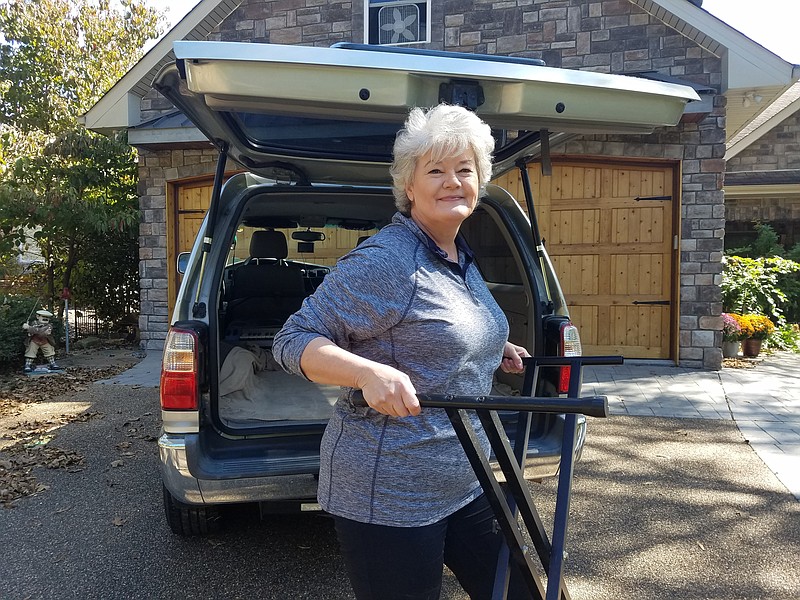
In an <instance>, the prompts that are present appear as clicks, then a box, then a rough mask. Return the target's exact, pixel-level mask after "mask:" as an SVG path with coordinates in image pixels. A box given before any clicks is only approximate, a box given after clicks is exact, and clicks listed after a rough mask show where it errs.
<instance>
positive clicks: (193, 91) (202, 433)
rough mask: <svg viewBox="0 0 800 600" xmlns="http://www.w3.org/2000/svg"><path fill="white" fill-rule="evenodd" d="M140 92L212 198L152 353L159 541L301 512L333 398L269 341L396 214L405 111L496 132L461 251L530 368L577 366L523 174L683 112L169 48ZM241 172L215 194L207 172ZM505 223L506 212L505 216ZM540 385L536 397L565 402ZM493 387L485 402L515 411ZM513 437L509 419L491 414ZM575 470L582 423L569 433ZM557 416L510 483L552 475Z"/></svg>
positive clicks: (394, 68) (409, 66)
mask: <svg viewBox="0 0 800 600" xmlns="http://www.w3.org/2000/svg"><path fill="white" fill-rule="evenodd" d="M175 55H176V57H177V60H176V62H175V64H172V65H168V66H167V67H165V68H164V69H163V70H162V71H161V72H160V73H159V74H158V76H157V77H156V80H155V82H154V86H155V87H156V88H157V89H158V90H159V91H160V92H161V93H162V94H164V95H165V96H166V97H168V98H169V99H170V100H171V101H172V102H173V103H174V104H175V105H176V106H177V107H178V108H179V109H181V110H182V111H183V112H184V114H186V115H187V116H188V117H189V118H190V119H191V120H192V121H193V122H194V123H195V124H196V125H197V126H198V127H199V128H200V129H201V130H202V131H203V132H204V133H205V134H206V135H207V136H208V138H209V139H210V140H211V141H212V142H213V143H214V144H215V145H216V146H217V148H218V149H219V150H220V162H219V165H218V169H217V177H216V181H215V185H214V192H213V196H212V200H211V205H210V207H209V210H208V213H207V215H206V217H205V221H204V222H203V225H202V228H201V230H200V231H201V233H200V234H199V235H198V237H197V240H196V241H195V243H194V247H193V249H192V251H191V253H189V254H188V255H185V256H182V257H181V260H180V267H179V270H180V271H181V272H183V273H184V277H183V282H182V285H181V288H180V292H179V294H178V299H177V304H176V306H175V311H174V314H173V316H172V321H171V328H170V331H169V333H168V336H167V340H166V345H165V349H164V359H163V371H162V375H161V408H162V420H163V431H162V434H161V437H160V439H159V448H160V456H161V472H162V478H163V483H164V502H165V509H166V515H167V520H168V522H169V525H170V527H171V528H172V530H173V531H174V532H175V533H178V534H183V535H196V534H203V533H207V532H209V531H211V530H213V529H214V528H215V527H216V526H217V525H218V507H219V505H224V504H236V503H244V502H257V503H260V505H261V508H262V510H263V511H270V510H286V509H287V508H296V509H298V510H299V509H301V508H303V507H304V505H308V504H313V503H315V502H316V489H317V477H318V472H319V445H320V438H321V436H322V432H323V429H324V427H325V424H326V422H327V419H328V417H329V415H330V414H331V412H332V405H333V403H334V402H335V400H336V398H337V396H338V393H339V389H338V388H334V387H332V386H325V385H318V384H314V383H311V382H308V381H305V380H303V379H301V378H299V377H295V376H292V375H288V374H287V373H285V372H283V371H282V370H280V369H279V368H278V367H277V366H276V364H275V362H274V360H273V359H272V357H271V354H270V349H271V343H272V339H273V337H274V335H275V333H276V332H277V331H278V330H279V329H280V327H281V325H282V324H283V322H284V321H285V319H286V318H287V317H288V316H289V315H290V314H292V312H294V311H295V310H297V308H299V306H300V304H301V303H302V301H303V299H304V298H305V297H306V296H307V295H309V294H311V293H313V291H314V289H315V288H316V287H317V286H318V285H319V284H320V282H321V281H322V280H323V279H324V278H325V276H326V275H327V273H329V272H330V269H331V267H332V266H333V265H334V264H335V262H336V260H337V259H338V258H339V257H340V256H342V255H343V254H345V253H347V252H348V251H349V250H351V249H352V248H354V247H355V246H356V245H357V244H358V243H360V241H361V240H362V239H364V238H365V237H367V236H369V235H371V234H373V233H375V232H377V231H378V230H379V229H380V228H381V227H383V226H384V225H385V224H387V223H388V222H389V220H390V219H391V217H392V215H393V213H394V212H395V208H394V202H393V198H392V193H391V189H390V187H389V186H388V184H389V182H390V178H389V174H388V165H389V164H390V162H391V149H392V144H393V141H394V136H395V133H396V132H397V130H398V128H399V127H400V126H401V124H402V122H403V120H404V118H405V116H406V114H407V112H408V107H410V106H432V105H434V104H437V103H439V102H442V101H445V102H450V103H457V104H461V105H465V106H467V107H468V108H470V109H473V110H475V111H476V112H477V113H478V114H479V115H480V116H481V117H482V118H483V119H484V120H485V121H486V122H488V123H489V124H490V125H491V126H492V127H493V130H494V132H495V136H496V139H497V146H496V151H495V159H496V160H495V175H501V174H502V173H504V172H506V171H509V170H511V169H515V168H516V169H519V177H520V181H521V186H520V190H521V194H520V196H521V197H518V198H515V197H513V196H512V195H511V194H510V193H509V192H508V191H506V190H505V189H502V188H501V187H498V186H493V185H490V186H489V187H488V189H487V190H486V195H485V196H484V197H483V198H482V199H481V202H480V204H479V206H478V208H477V209H476V210H475V213H474V214H473V215H472V216H471V217H470V218H469V219H468V220H467V221H466V222H465V223H464V225H463V227H462V233H463V235H464V237H465V238H466V241H467V243H468V244H469V246H470V248H471V249H472V250H473V252H474V254H475V260H476V264H477V266H478V268H479V270H480V272H481V274H482V275H483V277H484V279H485V280H486V284H487V286H488V288H489V290H490V291H491V292H492V294H493V295H494V297H495V299H496V300H497V302H498V304H499V305H500V307H501V308H502V309H503V311H504V312H505V314H506V316H507V318H508V322H509V324H510V329H511V336H510V341H512V342H513V343H516V344H520V345H522V346H525V347H526V348H528V349H529V350H531V351H532V353H533V354H535V355H538V356H559V355H561V356H565V355H566V356H569V355H576V354H580V339H579V336H578V331H577V329H576V328H575V327H574V326H573V325H572V324H571V323H570V320H569V315H568V311H567V307H566V305H565V302H564V297H563V295H562V293H561V289H560V287H559V283H558V280H557V278H556V275H555V272H554V270H553V267H552V265H551V263H550V260H549V258H548V256H547V253H546V252H545V249H544V245H543V243H542V241H541V240H540V239H538V233H537V227H536V224H535V219H533V220H529V219H528V217H527V216H526V213H527V214H528V215H533V214H534V208H535V207H534V199H533V197H532V196H531V192H530V186H529V185H528V184H527V170H526V169H527V166H526V165H527V164H528V163H529V162H531V161H532V160H541V161H542V164H543V165H546V164H547V160H548V156H547V149H548V147H549V144H551V143H555V142H556V141H560V140H564V139H567V138H568V137H569V136H571V135H575V134H577V133H589V132H591V133H604V132H606V133H610V132H613V133H625V132H634V133H641V132H646V131H651V130H652V129H653V128H654V127H657V126H661V125H674V124H675V123H676V122H677V121H678V120H679V119H680V115H681V114H682V111H683V108H684V105H685V103H686V102H687V101H690V100H692V99H694V98H696V96H695V95H694V92H693V91H692V90H690V89H688V88H685V87H682V86H676V85H671V84H664V83H658V82H652V81H646V80H641V79H633V78H628V77H620V76H613V75H600V74H596V73H588V72H580V71H568V70H561V69H551V68H548V67H546V66H543V65H542V64H541V63H540V62H537V61H532V60H527V59H517V58H504V57H497V56H491V57H489V56H478V55H468V54H454V53H444V52H433V51H423V50H398V49H394V48H385V47H378V48H373V47H366V46H359V45H340V46H339V47H334V48H310V47H301V46H276V45H270V44H240V43H226V42H177V43H176V44H175ZM228 159H231V160H232V161H234V162H236V163H238V165H240V166H241V167H243V168H244V169H245V170H246V172H243V173H240V174H237V175H235V176H234V177H232V178H230V179H229V180H228V181H227V182H226V183H225V185H224V186H223V185H222V180H223V175H224V173H225V166H226V161H227V160H228ZM523 207H524V209H523ZM565 369H568V367H565V368H552V369H548V370H543V372H542V375H541V377H539V378H538V382H537V384H536V389H534V390H533V391H534V392H535V394H536V395H538V396H556V395H559V394H563V393H564V392H566V388H565V386H566V385H567V383H568V376H567V374H566V373H565ZM521 385H522V379H521V377H520V376H518V375H509V374H504V373H502V372H498V373H497V377H496V382H495V388H494V391H493V393H494V394H497V395H515V394H519V390H520V387H521ZM502 418H503V419H504V421H505V422H506V424H507V431H508V432H512V433H513V431H514V419H515V415H514V414H504V415H502ZM578 423H579V424H578V428H579V431H578V437H577V439H578V443H577V446H576V448H575V451H576V453H577V454H578V455H579V454H580V451H581V448H582V445H583V441H584V439H585V422H583V421H579V422H578ZM563 427H564V418H563V415H544V414H542V415H537V416H536V417H535V420H534V424H533V426H532V428H531V436H530V441H529V445H528V455H527V460H526V470H525V474H526V477H528V478H532V479H540V478H544V477H549V476H552V475H554V474H555V473H556V472H557V470H558V467H559V461H560V452H561V439H562V431H563Z"/></svg>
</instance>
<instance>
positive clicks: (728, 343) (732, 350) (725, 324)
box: [722, 313, 742, 358]
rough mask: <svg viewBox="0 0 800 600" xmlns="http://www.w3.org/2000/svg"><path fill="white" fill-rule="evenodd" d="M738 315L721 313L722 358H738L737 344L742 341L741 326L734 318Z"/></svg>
mask: <svg viewBox="0 0 800 600" xmlns="http://www.w3.org/2000/svg"><path fill="white" fill-rule="evenodd" d="M738 316H739V315H736V314H729V313H722V356H723V357H725V358H733V357H736V356H739V342H740V341H741V339H742V326H741V325H739V321H738V320H737V318H736V317H738Z"/></svg>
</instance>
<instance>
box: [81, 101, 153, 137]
mask: <svg viewBox="0 0 800 600" xmlns="http://www.w3.org/2000/svg"><path fill="white" fill-rule="evenodd" d="M141 102H142V99H141V97H139V96H138V95H136V94H132V93H126V94H124V95H122V96H119V97H117V98H116V102H114V103H113V104H112V103H110V102H108V103H105V104H104V105H103V106H102V108H103V109H105V110H104V112H102V113H100V111H99V110H98V111H95V112H94V113H92V115H91V123H90V121H89V119H90V116H89V113H88V112H87V113H86V114H85V115H83V126H84V127H85V128H86V129H89V130H91V131H96V132H98V133H104V134H109V133H111V132H113V131H117V130H119V129H124V128H125V127H128V125H121V123H126V124H128V123H135V122H137V121H139V120H140V118H139V115H140V114H141ZM98 106H99V103H98V104H95V106H94V107H98ZM94 107H93V108H94Z"/></svg>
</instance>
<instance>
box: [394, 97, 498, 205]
mask: <svg viewBox="0 0 800 600" xmlns="http://www.w3.org/2000/svg"><path fill="white" fill-rule="evenodd" d="M494 145H495V141H494V137H493V136H492V130H491V128H490V127H489V126H488V125H487V124H486V123H484V122H483V121H482V120H481V119H480V117H478V116H477V115H476V114H475V113H473V112H471V111H469V110H467V109H466V108H463V107H461V106H452V105H450V104H439V105H438V106H434V107H433V108H431V109H429V110H427V111H424V110H423V109H421V108H413V109H412V110H411V112H410V113H409V115H408V118H407V119H406V122H405V124H404V125H403V128H402V129H401V130H400V131H399V132H398V133H397V138H396V139H395V142H394V160H393V161H392V166H391V169H390V170H389V172H390V173H391V175H392V188H393V192H394V203H395V206H397V210H399V211H400V212H401V213H403V214H404V215H408V214H410V212H411V201H410V200H409V199H408V196H407V195H406V187H408V185H409V183H411V180H412V178H413V177H414V169H415V168H416V165H417V159H419V158H420V157H421V156H423V155H424V154H426V153H427V152H430V153H431V158H432V159H433V160H434V161H439V160H442V159H443V158H449V157H453V156H458V155H460V154H463V153H464V152H466V151H468V150H471V151H472V153H473V155H474V156H475V168H476V170H477V175H478V183H479V184H480V191H481V193H482V192H483V189H484V187H485V186H486V184H487V183H489V179H490V178H491V176H492V152H493V151H494Z"/></svg>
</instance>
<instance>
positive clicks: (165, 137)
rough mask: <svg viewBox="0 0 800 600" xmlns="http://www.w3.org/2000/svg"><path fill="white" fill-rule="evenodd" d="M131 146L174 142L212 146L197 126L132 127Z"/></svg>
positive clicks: (129, 141) (129, 134)
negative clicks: (165, 127) (166, 127)
mask: <svg viewBox="0 0 800 600" xmlns="http://www.w3.org/2000/svg"><path fill="white" fill-rule="evenodd" d="M128 143H129V144H130V145H131V146H142V147H145V146H146V147H153V146H158V145H173V144H200V145H206V146H209V147H210V146H211V142H209V141H208V138H207V137H206V136H205V135H203V134H202V133H201V132H200V130H199V129H197V128H196V127H174V128H168V129H131V130H129V131H128Z"/></svg>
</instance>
